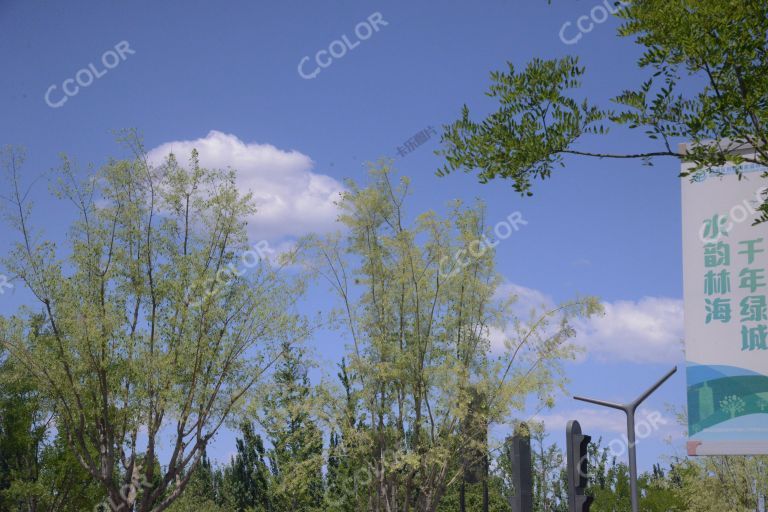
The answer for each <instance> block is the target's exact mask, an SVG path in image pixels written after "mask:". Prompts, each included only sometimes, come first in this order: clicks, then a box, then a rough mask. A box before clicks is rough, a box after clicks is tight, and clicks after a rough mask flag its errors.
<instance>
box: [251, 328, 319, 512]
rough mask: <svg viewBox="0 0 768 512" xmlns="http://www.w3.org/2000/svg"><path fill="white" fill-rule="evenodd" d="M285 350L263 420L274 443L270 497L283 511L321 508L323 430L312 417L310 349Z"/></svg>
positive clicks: (313, 397) (294, 348)
mask: <svg viewBox="0 0 768 512" xmlns="http://www.w3.org/2000/svg"><path fill="white" fill-rule="evenodd" d="M282 353H283V358H282V359H281V360H280V363H279V364H278V367H277V370H276V371H275V375H274V378H273V381H274V385H273V387H272V390H271V392H270V393H268V395H267V397H266V400H265V405H264V415H263V418H262V420H261V423H262V424H263V425H264V427H265V430H266V433H267V435H268V439H269V442H270V444H271V445H272V448H271V449H270V450H269V461H270V467H271V470H272V489H271V496H272V500H273V502H274V503H275V506H277V507H279V508H280V509H284V510H291V511H294V512H308V511H312V510H322V508H321V505H322V500H323V491H324V489H323V485H324V484H323V473H322V466H323V462H324V461H323V434H322V432H321V431H320V428H319V427H318V426H317V424H316V423H315V419H314V417H313V416H314V411H315V408H316V405H315V403H314V402H315V396H314V395H313V392H312V386H311V385H310V382H309V375H308V371H309V364H310V363H308V360H309V358H308V356H307V352H306V349H304V348H303V347H301V346H291V345H289V344H288V343H285V344H284V345H283V350H282Z"/></svg>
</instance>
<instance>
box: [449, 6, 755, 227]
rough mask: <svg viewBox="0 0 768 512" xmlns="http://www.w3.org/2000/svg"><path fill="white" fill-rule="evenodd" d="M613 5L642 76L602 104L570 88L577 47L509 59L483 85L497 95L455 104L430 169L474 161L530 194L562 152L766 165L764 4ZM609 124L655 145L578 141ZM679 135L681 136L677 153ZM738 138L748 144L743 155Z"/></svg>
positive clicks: (577, 68)
mask: <svg viewBox="0 0 768 512" xmlns="http://www.w3.org/2000/svg"><path fill="white" fill-rule="evenodd" d="M617 16H618V17H620V18H621V19H622V20H623V23H622V25H621V26H620V28H619V35H620V36H622V37H634V40H635V42H636V43H637V44H639V45H641V46H642V47H643V48H644V52H643V54H642V56H641V57H640V59H639V60H638V62H637V65H638V67H639V68H640V69H641V70H646V71H647V72H648V75H649V76H648V77H647V78H646V79H645V80H643V81H642V82H641V83H639V84H638V85H637V87H636V88H635V89H630V90H624V91H621V92H620V93H619V94H617V95H616V96H615V97H614V98H612V100H611V101H612V106H611V108H607V107H604V106H601V105H598V104H596V103H593V102H592V101H590V100H588V99H582V98H579V97H578V95H577V93H578V89H579V87H580V86H581V82H582V79H583V77H584V76H585V68H584V67H583V66H581V65H580V64H579V60H578V58H577V57H572V56H568V57H564V58H562V59H551V60H543V59H534V60H532V61H531V62H529V63H528V64H527V65H526V66H525V67H524V68H523V69H522V70H518V69H516V67H515V66H514V65H513V64H512V63H508V67H507V70H506V71H496V72H493V73H491V81H492V84H491V86H490V88H489V90H488V92H487V93H486V94H487V95H488V96H490V97H491V98H495V99H496V101H497V109H496V111H494V112H492V113H491V114H489V115H488V116H487V117H486V118H485V119H483V120H481V121H473V120H472V118H471V117H470V110H469V107H467V106H466V105H464V107H463V108H462V112H461V117H460V118H459V119H458V120H457V121H455V122H453V123H451V124H449V125H446V126H444V133H443V135H442V143H443V148H442V149H441V150H440V151H439V153H440V154H442V155H443V156H444V157H445V159H446V164H445V165H444V166H443V167H442V168H441V169H440V170H439V171H438V174H439V175H446V174H449V173H451V172H453V171H456V170H459V169H462V170H464V171H465V172H473V171H476V172H477V174H478V179H479V180H480V181H481V182H482V183H487V182H488V181H490V180H492V179H495V178H505V179H510V180H512V185H513V187H514V189H515V190H516V191H518V192H520V193H522V194H525V195H531V187H532V182H533V181H535V180H536V179H546V178H548V177H550V175H551V172H552V170H553V168H555V167H556V166H560V167H562V166H564V155H577V156H586V157H596V158H625V159H642V160H644V161H645V162H646V163H648V164H651V160H652V159H653V158H654V157H659V156H668V157H674V158H678V159H680V160H683V161H687V162H692V163H693V164H694V167H693V169H692V170H691V171H690V172H689V173H686V175H687V174H694V173H702V172H704V173H706V172H717V171H716V170H715V171H710V170H709V169H707V168H708V167H714V166H719V165H722V164H724V163H726V161H733V162H735V163H742V162H752V163H756V164H760V165H766V164H768V131H767V130H766V125H767V124H768V73H766V71H768V57H766V33H768V4H766V3H765V2H743V1H734V0H727V1H723V0H704V1H693V0H683V1H679V2H668V1H665V0H637V1H634V2H632V3H631V4H629V5H627V6H626V7H624V8H623V9H621V10H619V12H618V14H617ZM617 127H621V128H626V129H630V130H642V131H643V132H644V134H645V136H646V137H647V138H648V139H650V141H651V143H652V144H655V145H656V146H657V147H655V148H651V149H650V150H648V149H646V147H647V144H643V145H642V149H638V150H629V151H604V150H597V151H590V150H587V149H581V148H582V147H583V146H582V144H585V143H587V142H593V141H595V139H594V137H592V138H587V137H585V136H586V135H592V136H598V137H600V136H603V135H605V134H607V133H608V132H609V130H611V129H615V128H617ZM597 140H599V141H601V143H602V144H604V143H605V140H603V139H597ZM678 142H689V143H690V145H689V149H688V150H687V152H686V153H685V154H681V153H679V152H678V151H677V150H676V148H675V144H676V143H678ZM638 144H639V143H638ZM745 146H751V147H752V148H754V154H743V153H744V151H743V149H744V147H745ZM739 151H741V152H740V153H737V154H736V155H735V156H734V153H735V152H739ZM750 153H752V152H751V151H750ZM766 212H768V209H767V208H766V205H763V215H765V213H766Z"/></svg>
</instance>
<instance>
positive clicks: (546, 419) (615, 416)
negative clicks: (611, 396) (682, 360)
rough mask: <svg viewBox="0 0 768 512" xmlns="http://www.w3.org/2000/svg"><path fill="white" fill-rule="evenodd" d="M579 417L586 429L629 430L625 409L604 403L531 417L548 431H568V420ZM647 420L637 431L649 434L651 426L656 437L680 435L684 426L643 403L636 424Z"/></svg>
mask: <svg viewBox="0 0 768 512" xmlns="http://www.w3.org/2000/svg"><path fill="white" fill-rule="evenodd" d="M576 418H578V420H579V424H580V425H581V428H582V430H584V431H585V432H590V431H591V432H600V433H603V434H625V433H626V432H627V419H626V416H625V415H624V413H623V412H621V411H618V410H615V409H606V408H604V407H582V408H577V409H571V410H563V411H553V412H551V413H545V414H537V415H535V416H533V417H532V418H531V419H532V420H534V421H541V422H543V423H544V425H545V427H546V429H547V431H548V432H565V427H566V425H567V423H568V421H569V420H572V419H576ZM641 423H645V425H644V426H643V427H642V430H640V428H638V435H640V434H642V433H643V432H645V434H646V436H647V435H649V434H650V433H651V432H649V429H648V426H650V427H651V429H650V430H651V431H652V433H653V437H656V438H664V437H668V436H672V437H675V436H678V435H680V430H681V427H680V426H679V425H678V424H677V422H676V420H675V418H674V417H673V416H672V415H670V414H665V413H663V412H661V411H658V410H654V409H651V408H648V407H640V409H639V410H638V411H637V414H636V416H635V425H636V427H637V426H638V425H640V424H641Z"/></svg>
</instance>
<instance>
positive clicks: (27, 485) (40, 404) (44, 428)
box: [0, 317, 100, 512]
mask: <svg viewBox="0 0 768 512" xmlns="http://www.w3.org/2000/svg"><path fill="white" fill-rule="evenodd" d="M37 320H38V322H42V318H41V317H38V318H37ZM6 356H7V355H6V354H4V353H3V352H2V350H1V349H0V510H8V511H13V512H37V511H43V510H46V511H49V512H76V511H77V512H79V511H81V510H83V509H88V510H91V509H93V507H94V505H96V504H97V503H98V501H99V496H100V494H99V489H98V486H97V485H95V484H94V483H93V482H92V481H91V479H90V478H88V476H87V474H86V473H85V470H84V469H82V468H80V467H79V465H78V463H77V460H76V459H75V458H74V457H73V456H72V454H71V453H70V452H69V450H68V449H67V446H66V443H65V441H64V440H63V439H62V437H61V435H60V433H54V428H53V426H54V422H53V419H54V415H53V411H51V409H50V402H49V401H48V400H47V399H46V398H45V397H44V396H43V394H42V393H40V392H39V390H38V389H37V388H36V387H35V385H34V381H33V380H32V379H30V378H29V376H28V375H26V373H25V372H24V371H23V369H22V368H19V365H18V364H14V361H13V360H12V359H8V358H7V357H6Z"/></svg>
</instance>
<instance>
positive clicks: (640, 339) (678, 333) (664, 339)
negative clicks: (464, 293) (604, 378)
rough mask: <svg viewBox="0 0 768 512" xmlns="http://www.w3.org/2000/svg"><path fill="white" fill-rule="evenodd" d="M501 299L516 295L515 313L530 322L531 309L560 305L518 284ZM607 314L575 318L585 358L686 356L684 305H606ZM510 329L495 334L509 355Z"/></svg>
mask: <svg viewBox="0 0 768 512" xmlns="http://www.w3.org/2000/svg"><path fill="white" fill-rule="evenodd" d="M496 296H497V298H499V299H506V298H509V297H511V296H516V297H517V301H516V302H515V303H514V305H513V307H512V312H513V313H514V314H515V315H516V316H517V317H518V318H520V319H522V320H528V319H529V318H530V314H531V311H532V310H536V311H537V312H539V313H542V312H544V311H547V310H551V309H553V308H554V307H555V305H556V303H555V301H554V300H553V299H552V297H550V296H549V295H547V294H546V293H544V292H541V291H539V290H535V289H532V288H526V287H525V286H520V285H518V284H515V283H505V284H503V285H501V286H500V287H499V288H498V290H497V293H496ZM603 307H604V308H605V313H604V314H603V315H595V316H593V317H592V318H588V319H574V320H573V322H572V323H573V326H574V327H575V329H576V333H577V334H576V338H575V342H576V343H577V344H578V345H580V346H582V347H584V348H585V350H586V352H585V355H587V356H592V357H595V358H597V359H598V360H603V361H629V362H638V363H662V362H677V361H679V360H680V359H681V358H682V355H683V346H682V340H683V301H682V300H679V299H669V298H663V297H643V298H641V299H639V300H635V301H633V300H619V301H614V302H603ZM511 332H512V331H511V329H509V328H508V329H506V330H501V329H491V331H490V333H489V334H490V340H491V348H492V350H493V351H494V352H501V351H503V350H504V339H505V338H506V337H508V335H509V334H511Z"/></svg>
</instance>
